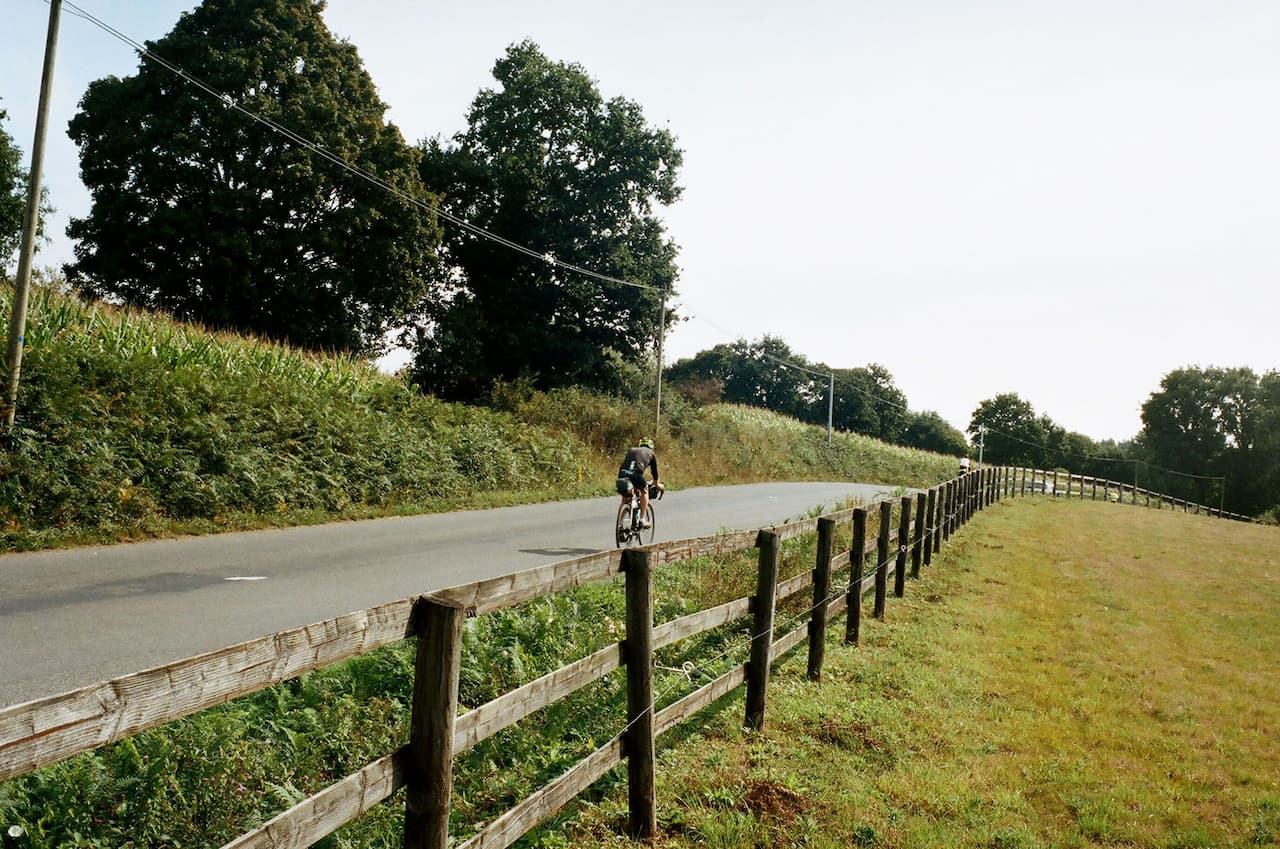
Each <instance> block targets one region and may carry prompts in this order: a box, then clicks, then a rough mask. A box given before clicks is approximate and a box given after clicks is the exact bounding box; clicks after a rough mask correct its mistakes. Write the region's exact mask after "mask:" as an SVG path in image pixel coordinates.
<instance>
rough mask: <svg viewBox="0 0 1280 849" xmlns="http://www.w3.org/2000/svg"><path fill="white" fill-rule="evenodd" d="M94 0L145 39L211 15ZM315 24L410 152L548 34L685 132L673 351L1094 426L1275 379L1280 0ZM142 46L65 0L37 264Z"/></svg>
mask: <svg viewBox="0 0 1280 849" xmlns="http://www.w3.org/2000/svg"><path fill="white" fill-rule="evenodd" d="M0 2H2V3H3V6H2V12H0V20H2V21H4V30H5V37H4V44H5V50H4V51H3V52H0V108H4V109H6V110H8V112H9V119H8V121H7V122H6V125H5V128H6V129H7V130H8V132H9V133H10V135H11V136H13V137H14V139H15V141H16V142H17V143H18V145H19V146H21V147H22V149H23V151H24V153H29V152H30V149H31V141H32V137H33V132H34V123H35V113H36V99H37V95H38V93H39V88H40V69H41V61H42V55H43V48H44V41H45V31H46V26H47V21H48V9H49V7H48V5H47V3H46V2H43V0H0ZM76 3H77V5H79V6H81V7H82V8H84V9H85V10H87V11H89V12H90V13H92V14H94V15H95V16H97V17H99V18H102V19H103V20H105V21H106V22H107V23H109V24H111V25H112V26H114V27H115V28H116V29H118V30H121V31H123V32H124V33H126V34H128V35H129V36H131V37H132V38H134V39H136V40H139V41H142V40H145V39H156V38H159V37H161V36H163V35H164V34H165V33H167V32H168V31H169V30H170V29H171V28H172V27H173V25H174V24H175V23H176V21H177V20H178V17H179V15H180V14H181V13H182V12H184V11H187V10H190V9H191V8H194V7H195V6H196V5H197V4H196V3H194V2H184V0H129V2H121V0H111V2H108V0H76ZM325 18H326V21H327V23H328V25H329V27H330V29H331V30H332V31H333V32H334V33H335V34H336V35H338V36H339V37H342V38H345V39H347V40H349V41H351V42H352V43H353V44H354V45H355V46H356V47H357V49H358V50H359V53H360V56H361V58H362V59H363V61H364V64H365V67H366V69H367V70H368V72H369V74H370V76H371V77H372V78H373V81H374V82H375V84H376V85H377V86H378V89H379V93H380V95H381V97H382V99H383V101H385V102H386V103H387V104H388V106H389V110H388V113H387V115H388V118H389V120H391V121H393V122H394V123H395V124H396V125H397V126H399V128H400V129H401V131H402V132H403V134H404V136H405V137H406V138H407V139H408V140H410V141H415V142H416V141H420V140H422V139H425V138H430V137H433V136H437V135H443V136H450V135H452V134H454V133H456V132H458V131H460V130H462V129H463V128H464V126H465V114H466V110H467V107H468V105H469V104H470V102H471V100H472V99H473V98H474V97H475V95H476V94H477V93H478V92H479V90H480V89H481V88H483V87H486V86H491V85H492V84H493V80H492V75H491V70H492V67H493V63H494V61H495V60H496V59H497V58H498V57H499V56H500V55H501V54H502V52H503V51H504V50H505V49H506V47H507V46H508V45H510V44H512V43H514V42H518V41H521V40H523V39H526V38H530V39H532V40H534V41H535V42H537V43H538V44H539V45H540V46H541V48H542V50H543V51H544V52H545V53H546V54H547V55H548V56H549V57H550V58H552V59H554V60H557V61H567V62H576V63H579V64H580V65H582V66H583V67H584V68H585V69H586V71H587V72H588V73H589V74H590V75H591V76H592V77H593V78H594V79H595V80H596V81H597V84H598V87H599V89H600V91H601V93H602V94H603V95H604V96H605V97H614V96H623V97H626V98H628V99H631V100H634V101H636V102H637V103H639V104H640V105H641V107H642V108H643V110H644V114H645V117H646V119H647V120H648V121H649V123H650V124H652V125H655V126H659V127H665V128H667V129H669V130H670V131H671V132H672V133H673V134H674V135H675V136H676V138H677V140H678V142H679V145H680V147H681V148H682V149H683V151H684V166H683V168H682V170H681V172H680V183H681V185H682V186H683V187H684V194H683V197H682V198H681V200H680V201H679V202H678V203H676V204H675V205H674V206H672V207H670V208H667V209H665V210H663V212H662V215H663V218H664V220H665V222H666V225H667V229H668V232H669V234H670V236H671V238H672V239H673V240H674V241H675V242H676V243H677V244H678V245H679V246H680V257H679V261H678V262H679V266H680V269H681V270H680V279H679V281H678V283H677V289H678V294H677V296H676V298H675V303H676V305H677V309H678V311H679V313H680V315H681V316H683V317H684V318H685V320H684V321H682V322H680V323H679V324H677V325H676V326H675V327H674V328H672V329H671V331H670V333H669V335H668V337H667V344H666V356H667V359H668V361H672V360H674V359H678V358H681V357H688V356H692V355H693V354H695V353H697V352H698V351H700V350H704V349H706V348H709V347H711V346H713V345H716V344H720V343H723V342H732V341H734V340H735V339H738V338H746V339H757V338H759V337H760V336H762V335H764V334H770V335H773V336H778V337H781V338H782V339H783V340H785V341H786V342H787V344H788V345H790V347H791V348H792V350H794V351H796V352H797V353H799V354H802V355H803V356H804V357H806V358H808V359H809V360H810V361H813V362H822V363H825V364H827V365H829V366H832V367H840V368H847V367H854V366H862V365H866V364H867V363H870V362H877V363H881V364H883V365H884V366H885V367H887V368H888V369H889V371H890V372H891V373H892V374H893V375H894V378H895V380H896V382H897V385H898V387H899V388H900V389H901V390H902V391H903V392H904V393H905V394H906V396H907V399H908V401H909V403H910V406H911V408H912V409H914V410H935V411H937V412H939V413H940V414H941V415H942V416H943V417H944V418H945V419H947V420H948V421H950V422H951V423H952V424H953V425H955V426H956V427H958V428H960V429H962V430H963V429H964V428H965V427H966V426H967V425H968V423H969V420H970V417H971V415H972V413H973V410H974V408H975V407H977V405H978V404H979V403H980V402H981V401H982V400H984V399H987V398H990V397H992V396H994V395H996V394H998V393H1001V392H1016V393H1018V394H1019V395H1020V396H1022V397H1023V398H1024V399H1026V400H1028V401H1030V402H1031V403H1032V404H1033V405H1034V406H1035V409H1036V412H1037V413H1044V414H1047V415H1049V416H1050V417H1051V418H1052V419H1053V420H1054V421H1056V422H1057V423H1058V424H1060V425H1062V426H1063V427H1065V428H1067V429H1068V430H1072V431H1078V432H1080V433H1084V434H1086V435H1088V436H1090V437H1093V438H1094V439H1099V440H1100V439H1121V440H1122V439H1128V438H1130V437H1132V436H1133V435H1135V434H1136V433H1137V432H1138V430H1139V429H1140V428H1141V420H1140V412H1141V405H1142V402H1143V401H1145V400H1146V398H1147V397H1148V396H1149V395H1150V394H1151V393H1152V392H1153V391H1156V390H1157V389H1158V387H1159V383H1160V380H1161V378H1162V377H1163V376H1164V375H1165V374H1167V373H1168V372H1169V371H1171V370H1173V369H1176V368H1180V367H1184V366H1195V365H1198V366H1209V365H1221V366H1240V365H1243V366H1250V367H1252V368H1253V369H1255V370H1256V371H1258V372H1260V373H1261V372H1264V371H1268V370H1272V369H1276V368H1280V350H1278V346H1277V342H1276V334H1275V332H1274V330H1273V327H1274V324H1275V321H1276V316H1277V313H1278V308H1280V285H1278V284H1280V154H1278V153H1277V152H1278V151H1280V3H1277V2H1275V0H1159V1H1157V0H1073V2H1071V3H1060V2H1047V0H1043V1H1040V0H1021V2H1015V1H1014V0H975V2H969V3H952V2H940V1H939V0H896V2H888V0H880V2H836V0H828V1H827V2H808V1H807V0H792V1H791V2H787V3H779V2H759V1H758V0H736V1H735V2H732V3H729V2H711V0H703V2H699V3H691V2H688V0H684V2H673V1H672V0H650V2H647V3H644V4H634V3H632V4H623V3H602V2H599V0H594V1H593V2H571V1H570V0H564V2H559V0H520V2H515V1H514V0H513V2H492V0H470V2H467V3H443V2H438V0H413V2H411V1H410V0H330V2H329V4H328V7H327V10H326V12H325ZM137 64H138V61H137V57H136V56H135V55H134V54H133V52H132V51H131V50H130V49H129V48H128V47H126V46H125V45H123V44H121V43H120V42H118V41H116V40H115V39H113V38H111V37H110V36H108V35H106V34H105V33H103V32H102V31H101V30H99V29H97V28H95V27H93V26H92V25H90V24H88V23H87V22H85V21H83V20H81V19H79V18H77V17H75V16H74V15H72V14H70V13H68V12H67V11H65V10H64V14H63V19H62V25H61V33H60V38H59V43H58V54H57V66H56V71H55V77H54V99H53V102H52V107H51V112H50V121H49V126H50V135H49V138H48V142H47V149H46V154H45V169H44V171H45V184H46V185H47V186H48V190H49V196H50V200H51V202H52V203H53V204H54V206H56V207H57V213H56V214H55V215H54V217H53V220H52V222H51V226H50V228H49V229H50V230H51V231H52V241H51V243H50V244H48V245H47V246H46V247H45V248H44V249H43V250H42V252H41V254H39V255H38V257H37V264H61V263H62V262H65V261H68V260H70V259H71V258H72V256H73V254H72V244H71V242H70V241H69V240H68V239H67V238H66V236H65V235H64V230H65V227H66V222H67V220H68V218H69V217H72V216H78V215H84V214H85V213H86V212H87V210H88V208H89V204H90V199H89V196H88V194H87V192H86V191H85V189H84V187H83V186H82V185H81V184H80V181H79V170H78V169H79V160H78V157H77V151H76V148H75V146H74V145H73V144H72V143H71V142H70V141H69V140H68V139H67V136H66V126H67V122H68V121H69V120H70V119H71V117H72V116H73V115H74V114H75V109H76V104H77V102H78V100H79V98H80V97H81V95H82V94H83V93H84V90H85V88H86V86H87V85H88V84H89V83H90V82H91V81H92V80H94V79H98V78H100V77H103V76H107V75H116V76H127V75H130V74H132V73H134V72H135V71H136V69H137ZM534 247H536V246H534ZM5 320H6V322H7V317H6V318H5Z"/></svg>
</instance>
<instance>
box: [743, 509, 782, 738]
mask: <svg viewBox="0 0 1280 849" xmlns="http://www.w3.org/2000/svg"><path fill="white" fill-rule="evenodd" d="M756 544H757V545H758V546H759V547H760V568H759V571H758V572H757V573H756V596H755V611H754V613H755V616H754V618H753V620H752V625H751V659H750V660H749V661H747V715H746V722H745V725H746V727H747V728H750V729H752V730H755V731H759V730H760V729H762V728H764V705H765V691H766V690H767V689H768V688H769V650H770V649H771V648H772V647H773V611H774V602H775V601H776V599H777V595H778V565H779V561H780V560H781V554H782V549H781V541H780V540H779V539H778V535H777V534H775V533H773V532H772V531H761V532H760V536H759V538H758V539H757V541H756Z"/></svg>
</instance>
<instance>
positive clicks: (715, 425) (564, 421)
mask: <svg viewBox="0 0 1280 849" xmlns="http://www.w3.org/2000/svg"><path fill="white" fill-rule="evenodd" d="M11 294H12V293H11V291H10V290H9V289H6V288H2V287H0V309H2V310H3V311H5V312H7V310H8V305H9V302H10V299H11ZM29 316H30V317H29V321H28V332H27V347H26V353H25V356H24V361H23V381H22V384H21V391H20V395H19V399H18V404H19V411H18V427H17V428H16V429H15V431H14V432H13V434H12V435H11V436H9V437H0V441H3V443H4V450H3V451H2V452H0V549H5V548H8V549H30V548H39V547H44V546H48V545H55V544H66V543H68V542H85V541H110V540H116V539H129V538H137V537H145V536H154V535H165V534H172V533H188V532H208V531H212V530H218V529H222V528H245V527H259V526H263V525H267V524H292V523H299V522H314V521H323V520H326V519H332V518H352V517H363V516H371V515H385V514H390V513H413V512H423V511H429V510H438V509H448V508H456V507H459V506H485V505H489V504H492V503H498V502H502V501H504V500H507V501H514V500H533V499H540V498H556V497H566V496H583V495H590V494H606V493H608V492H610V491H611V489H612V481H613V478H614V472H615V471H616V468H617V466H616V464H617V461H618V458H619V457H620V456H621V454H622V452H623V451H624V450H625V449H626V448H627V447H628V446H630V445H632V444H634V443H635V441H636V440H638V439H639V437H640V436H641V435H643V434H646V433H649V432H650V431H651V430H652V423H653V411H652V409H651V408H648V407H647V406H643V405H640V404H637V403H633V402H628V401H624V400H621V399H618V398H611V397H605V396H600V395H593V394H591V393H588V392H584V391H582V390H577V389H566V390H560V391H556V392H551V393H537V392H531V391H529V390H528V389H527V388H522V387H520V386H518V385H511V386H499V387H497V388H496V389H495V391H494V396H493V399H492V401H491V403H489V404H488V405H484V406H465V405H458V404H448V403H444V402H441V401H438V400H436V399H433V398H429V397H425V396H423V395H421V394H420V393H418V392H417V391H416V389H415V388H414V387H413V386H411V385H409V384H408V383H406V382H405V381H404V380H403V379H400V378H397V377H391V376H388V375H383V374H380V373H378V372H377V371H376V370H374V369H373V368H372V367H370V366H369V365H368V364H366V363H363V362H360V361H357V360H353V359H351V358H349V357H343V356H328V355H317V354H313V353H308V352H304V351H298V350H294V349H291V348H289V347H287V346H283V345H278V344H274V343H270V342H266V341H263V340H256V339H249V338H244V337H240V336H233V335H229V334H215V333H210V332H208V331H206V330H204V329H202V328H200V327H197V326H193V325H189V324H180V323H176V322H173V321H171V320H168V319H165V318H163V317H161V316H158V315H154V314H151V313H146V312H139V311H134V310H124V309H117V308H114V307H110V306H107V305H103V304H86V303H83V302H81V301H79V300H77V299H75V298H73V297H69V296H66V295H64V294H60V293H59V292H57V291H55V290H54V289H52V288H49V287H37V288H36V289H35V290H34V293H33V297H32V299H31V305H30V313H29ZM666 400H667V403H666V407H665V410H664V421H665V426H664V429H663V432H662V433H661V434H659V435H658V436H659V448H660V451H661V454H662V464H663V471H664V476H665V477H666V478H667V481H668V483H673V484H675V485H677V486H690V485H697V484H713V483H737V482H745V481H753V480H766V479H799V480H814V479H827V480H830V479H857V480H864V481H869V482H878V483H888V484H901V485H911V484H926V483H932V482H935V481H938V480H942V479H944V478H945V477H948V476H949V475H950V474H951V473H952V472H953V468H952V466H953V462H952V460H951V459H950V458H945V457H940V456H938V455H933V454H928V453H925V452H920V451H913V450H909V449H903V448H895V447H892V446H887V445H884V444H881V443H878V442H875V441H874V440H870V439H866V438H864V437H859V436H856V435H850V434H837V435H836V437H835V439H834V440H833V441H832V442H831V444H828V443H827V439H826V434H825V432H824V431H823V430H822V429H821V428H817V427H813V426H810V425H802V424H800V423H798V422H795V421H794V420H790V419H786V418H785V417H782V416H777V415H774V414H772V413H767V412H764V411H760V410H753V409H748V408H736V407H727V406H712V407H694V406H691V405H689V404H688V403H686V402H684V401H683V400H682V399H681V398H680V397H679V396H678V395H675V394H672V393H668V396H667V399H666Z"/></svg>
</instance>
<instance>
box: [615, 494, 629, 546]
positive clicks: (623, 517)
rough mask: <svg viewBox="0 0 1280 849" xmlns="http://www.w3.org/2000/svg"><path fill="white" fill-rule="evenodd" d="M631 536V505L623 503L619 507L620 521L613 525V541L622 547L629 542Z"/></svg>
mask: <svg viewBox="0 0 1280 849" xmlns="http://www.w3.org/2000/svg"><path fill="white" fill-rule="evenodd" d="M629 536H631V506H630V505H628V504H623V505H622V506H621V507H619V508H618V523H617V524H616V525H614V526H613V541H614V543H616V544H617V546H618V548H622V547H623V546H624V545H626V544H627V538H628V537H629Z"/></svg>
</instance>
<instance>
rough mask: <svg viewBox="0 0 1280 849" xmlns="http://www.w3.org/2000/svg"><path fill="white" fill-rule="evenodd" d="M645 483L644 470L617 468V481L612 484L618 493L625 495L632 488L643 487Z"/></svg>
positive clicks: (628, 493)
mask: <svg viewBox="0 0 1280 849" xmlns="http://www.w3.org/2000/svg"><path fill="white" fill-rule="evenodd" d="M644 485H645V480H644V471H643V470H641V471H639V472H634V473H633V472H628V471H627V470H626V469H625V468H624V469H619V470H618V482H617V483H616V484H615V485H614V486H615V487H616V488H617V490H618V494H619V495H622V496H627V495H630V494H631V490H632V489H643V488H644Z"/></svg>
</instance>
